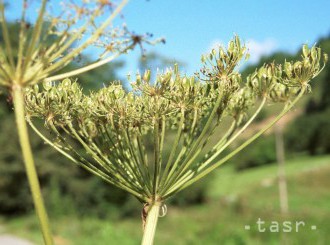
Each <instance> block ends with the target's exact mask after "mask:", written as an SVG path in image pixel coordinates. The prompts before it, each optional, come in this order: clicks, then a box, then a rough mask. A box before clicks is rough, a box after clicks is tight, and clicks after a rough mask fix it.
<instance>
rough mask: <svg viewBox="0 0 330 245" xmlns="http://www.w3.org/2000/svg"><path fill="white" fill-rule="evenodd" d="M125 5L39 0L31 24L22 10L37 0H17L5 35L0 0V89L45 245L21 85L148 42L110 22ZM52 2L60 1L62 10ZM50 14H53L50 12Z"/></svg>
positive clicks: (46, 228)
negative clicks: (12, 118) (6, 97)
mask: <svg viewBox="0 0 330 245" xmlns="http://www.w3.org/2000/svg"><path fill="white" fill-rule="evenodd" d="M126 3H127V0H123V1H121V2H119V4H115V3H113V1H109V0H94V1H89V0H82V1H80V3H79V4H75V3H74V1H63V2H60V1H48V0H42V1H40V9H39V10H38V15H37V17H36V21H35V23H34V24H31V23H30V21H31V20H27V16H26V15H27V12H28V11H31V8H33V9H34V8H35V7H36V4H38V3H36V2H35V1H30V0H22V15H21V17H20V20H19V25H20V31H19V33H10V32H9V25H10V23H8V22H7V21H6V17H5V13H6V8H7V5H6V3H4V1H3V0H1V1H0V25H1V26H0V28H1V31H2V38H3V40H2V42H1V44H0V88H1V87H2V88H5V90H7V91H8V92H9V93H10V94H11V96H12V98H13V104H14V109H15V115H16V122H17V130H18V134H19V139H20V144H21V148H22V153H23V157H24V163H25V168H26V173H27V176H28V180H29V185H30V189H31V192H32V196H33V201H34V205H35V208H36V211H37V215H38V218H39V222H40V226H41V229H42V233H43V237H44V241H45V244H53V241H52V236H51V231H50V227H49V222H48V218H47V213H46V210H45V207H44V202H43V199H42V195H41V191H40V185H39V181H38V177H37V172H36V169H35V164H34V160H33V155H32V151H31V147H30V143H29V137H28V132H27V127H26V121H25V105H24V89H25V88H26V87H28V86H31V85H35V84H38V83H39V82H41V81H48V82H50V81H56V80H62V79H65V78H67V77H71V76H76V75H78V74H81V73H83V72H87V71H89V70H91V69H95V68H97V67H99V66H101V65H104V64H106V63H108V62H110V61H112V60H114V59H115V58H117V57H118V56H120V55H122V54H123V53H126V52H128V51H129V50H131V49H133V48H134V47H135V46H136V45H141V42H144V41H146V42H149V41H148V40H146V38H147V36H140V35H135V34H132V33H130V32H128V30H127V29H126V27H115V26H114V25H113V24H112V23H113V20H114V19H115V17H116V16H118V14H119V13H120V11H121V10H122V8H123V7H124V6H125V4H126ZM31 4H32V5H31ZM54 4H55V5H54ZM58 4H63V5H64V6H62V9H63V10H62V11H61V10H60V9H61V6H59V5H58ZM9 7H10V3H9ZM29 7H30V8H29ZM54 9H56V11H53V10H54ZM54 12H55V13H59V14H58V15H54ZM52 13H53V14H52ZM15 35H16V36H15ZM13 38H15V40H18V43H19V44H18V47H14V45H13V43H14V42H13ZM93 47H94V49H93V51H95V50H98V51H99V50H101V52H99V57H98V58H96V59H95V60H94V61H93V62H91V63H88V64H84V65H81V62H80V65H81V67H79V68H77V69H75V70H72V71H69V72H64V73H61V70H62V69H63V68H65V67H67V66H68V65H69V64H71V63H74V64H79V62H77V61H79V58H80V57H81V56H82V55H84V52H85V51H86V50H88V49H90V48H93ZM95 47H98V49H96V48H95ZM94 53H95V52H94ZM94 57H95V56H94Z"/></svg>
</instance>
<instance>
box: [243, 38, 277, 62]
mask: <svg viewBox="0 0 330 245" xmlns="http://www.w3.org/2000/svg"><path fill="white" fill-rule="evenodd" d="M246 46H247V48H248V50H249V53H250V59H249V61H250V62H251V63H257V62H258V61H259V60H260V58H261V57H262V56H265V55H270V54H271V53H273V52H274V51H275V50H276V48H277V47H278V45H277V42H276V41H275V40H274V39H266V40H264V41H261V42H260V41H257V40H254V39H249V40H248V41H247V42H246Z"/></svg>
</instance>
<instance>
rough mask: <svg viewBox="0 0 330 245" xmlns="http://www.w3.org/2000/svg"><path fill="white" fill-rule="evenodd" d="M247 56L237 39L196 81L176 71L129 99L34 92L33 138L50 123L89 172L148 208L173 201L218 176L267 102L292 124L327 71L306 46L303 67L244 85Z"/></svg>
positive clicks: (61, 88)
mask: <svg viewBox="0 0 330 245" xmlns="http://www.w3.org/2000/svg"><path fill="white" fill-rule="evenodd" d="M245 52H246V49H245V47H244V46H242V45H241V43H240V40H239V38H238V37H235V39H234V40H233V41H231V42H230V43H229V45H228V47H227V49H225V48H222V47H220V48H219V50H217V51H216V50H212V52H211V54H210V55H208V56H206V58H205V57H204V58H203V59H202V61H203V63H204V66H203V68H202V69H201V73H200V74H198V75H197V76H191V77H189V76H183V75H181V74H180V72H179V69H178V67H177V66H175V67H174V69H169V70H167V71H166V72H164V73H163V74H158V75H157V76H156V78H155V80H154V81H151V79H150V77H151V75H150V71H146V72H145V73H144V74H142V75H141V74H137V75H136V79H135V81H134V82H132V90H131V91H129V92H127V91H125V90H124V89H123V87H122V86H121V85H120V83H113V84H112V85H109V86H107V87H104V88H102V89H100V90H99V91H97V92H92V93H90V94H89V95H85V94H84V93H83V92H82V89H81V88H80V87H79V85H78V83H77V82H75V81H70V80H69V79H66V80H64V81H63V82H61V83H58V84H49V83H46V84H44V86H43V89H42V90H41V89H40V87H39V86H38V85H35V87H34V88H28V89H27V90H26V97H25V100H26V105H27V118H28V121H29V122H30V123H31V125H32V126H33V128H34V129H36V128H35V126H34V125H33V123H32V118H34V117H38V118H42V119H43V120H45V124H46V126H47V128H48V129H50V130H51V131H52V132H53V134H52V135H55V137H56V138H57V141H53V140H48V139H47V138H45V137H44V139H45V140H46V141H47V142H48V143H49V144H52V145H53V146H54V147H55V148H56V149H58V150H59V151H61V152H62V153H63V154H65V155H67V156H68V157H69V158H70V159H74V161H75V162H76V163H79V164H80V165H82V166H84V167H85V168H87V169H88V170H89V171H91V172H93V173H95V174H97V175H99V176H101V177H102V178H104V179H105V180H107V181H108V182H110V183H112V184H115V185H117V186H119V187H120V188H123V189H125V190H127V191H129V192H130V193H132V194H133V195H135V196H136V197H138V198H139V199H140V200H141V201H143V202H147V203H151V202H153V201H155V200H158V201H159V200H161V201H164V200H165V199H166V198H168V197H170V196H171V195H173V194H174V193H176V192H177V191H179V190H181V189H183V188H185V187H187V186H188V185H190V184H191V183H193V182H195V181H196V180H198V179H199V178H201V177H202V176H204V175H205V174H207V173H209V172H210V171H211V170H213V169H214V168H215V167H217V166H218V165H219V162H216V161H215V159H217V158H218V156H219V155H220V154H221V153H222V152H223V151H224V149H226V148H227V147H228V146H229V145H230V144H231V143H232V142H233V141H234V140H236V139H237V137H238V136H239V135H240V134H241V133H243V131H244V130H245V129H246V128H247V127H248V126H249V125H250V124H251V122H252V121H253V119H254V118H255V117H256V116H257V115H258V113H259V112H260V111H261V110H262V108H263V107H264V105H265V104H266V103H269V102H270V103H274V102H284V103H283V108H284V109H283V111H282V112H281V113H280V115H279V117H277V119H276V120H278V119H279V118H280V117H281V116H282V115H284V114H285V113H286V112H287V111H288V110H289V109H290V108H291V107H292V106H293V105H294V104H295V103H296V101H297V100H298V99H299V98H300V97H301V96H302V95H303V94H304V93H305V92H306V91H307V90H308V86H309V85H308V82H309V81H310V80H311V79H312V78H313V77H315V76H316V75H317V74H318V73H319V72H320V71H321V69H322V65H321V64H320V62H321V51H320V49H319V48H316V47H313V48H311V49H308V48H307V46H304V48H303V55H302V61H296V62H285V63H284V65H276V64H274V63H272V64H267V65H264V66H262V67H261V68H260V69H258V70H256V71H255V72H253V73H252V74H251V75H249V76H248V77H247V78H246V79H244V81H243V79H242V77H241V75H240V74H239V72H238V71H237V70H236V67H237V66H238V64H239V62H240V60H241V59H242V58H243V57H244V56H245V55H246V53H245ZM325 60H326V57H325ZM283 67H284V68H283ZM222 122H226V123H225V126H223V123H222ZM228 122H230V125H231V126H229V127H228ZM272 123H274V122H272ZM268 126H269V125H268ZM219 128H220V130H219ZM263 130H265V129H263ZM37 132H38V133H39V134H40V132H39V131H37ZM219 132H222V133H220V134H219ZM211 138H212V139H216V142H217V143H216V144H215V145H212V146H210V145H209V144H208V142H209V140H210V139H211ZM54 142H56V143H54ZM150 143H152V144H151V146H150ZM165 144H166V146H171V147H170V150H169V151H168V152H169V154H165V153H164V151H165V150H164V149H165V147H164V145H165ZM81 147H82V148H84V150H85V151H84V152H83V151H82V150H81ZM148 147H149V148H150V149H152V152H153V154H150V153H149V152H148V151H147V148H148ZM224 158H225V159H226V156H224ZM201 159H202V160H201Z"/></svg>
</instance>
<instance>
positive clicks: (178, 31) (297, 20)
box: [11, 0, 330, 77]
mask: <svg viewBox="0 0 330 245" xmlns="http://www.w3.org/2000/svg"><path fill="white" fill-rule="evenodd" d="M34 1H35V0H34ZM20 4H21V1H16V0H15V1H13V2H11V5H12V8H11V11H13V10H15V12H16V13H17V12H19V5H20ZM329 10H330V0H313V1H311V0H300V1H298V0H286V1H285V0H268V1H262V0H245V1H244V0H235V1H230V0H213V1H211V0H208V1H207V0H206V1H201V0H199V1H198V0H149V1H147V0H131V1H130V2H129V3H128V5H127V6H126V7H125V9H124V16H125V21H126V23H127V26H128V27H129V29H130V30H134V31H135V32H136V33H145V32H151V33H153V34H154V36H155V37H165V38H166V44H165V45H162V44H159V45H157V46H155V47H150V46H146V48H147V50H148V51H153V50H154V51H156V52H158V53H160V54H162V55H165V56H168V57H173V58H175V59H177V60H180V61H183V62H184V63H185V64H186V65H187V66H186V69H185V71H187V73H189V74H192V73H193V72H195V71H197V70H198V69H199V66H200V56H201V54H203V53H206V52H208V51H209V50H210V49H211V48H212V47H214V46H216V45H218V44H219V43H223V44H227V42H228V41H229V40H230V39H231V38H232V37H233V36H234V34H238V35H239V36H240V37H241V38H242V39H243V41H244V42H246V43H247V46H248V47H249V49H250V53H251V59H250V62H256V61H257V60H258V59H259V58H260V56H262V55H265V54H270V53H272V52H274V51H277V50H283V51H289V52H295V51H297V50H298V49H299V48H300V47H301V45H302V44H304V43H308V44H310V45H313V44H314V43H315V42H316V41H317V39H318V38H319V37H321V36H326V35H329V34H330V18H329ZM34 11H35V10H34ZM139 55H140V51H139V50H137V51H134V52H132V53H130V54H128V55H127V56H126V57H125V58H124V59H125V61H126V63H127V66H126V67H125V68H124V69H122V70H121V71H120V75H121V77H123V76H124V75H126V74H127V73H129V72H131V73H132V74H134V73H135V72H136V70H137V65H136V64H137V59H138V56H139Z"/></svg>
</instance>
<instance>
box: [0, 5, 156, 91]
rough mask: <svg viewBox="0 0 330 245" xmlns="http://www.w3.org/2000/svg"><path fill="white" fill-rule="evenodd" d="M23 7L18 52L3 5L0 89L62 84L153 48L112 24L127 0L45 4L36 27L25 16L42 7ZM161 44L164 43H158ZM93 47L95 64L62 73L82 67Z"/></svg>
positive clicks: (0, 14)
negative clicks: (137, 49) (146, 47)
mask: <svg viewBox="0 0 330 245" xmlns="http://www.w3.org/2000/svg"><path fill="white" fill-rule="evenodd" d="M22 2H23V4H22V9H23V11H22V16H21V17H20V20H19V26H20V28H19V32H18V33H17V36H16V37H15V40H18V47H16V46H15V45H13V43H15V42H13V40H12V39H13V36H15V34H14V33H9V29H8V28H9V26H10V23H7V21H6V17H5V13H6V11H5V6H6V4H5V3H4V2H3V1H2V0H1V1H0V24H1V31H2V38H3V40H1V43H2V44H1V45H0V86H4V87H7V88H12V87H13V86H14V85H15V86H19V87H26V86H29V85H34V84H37V83H39V82H41V81H57V80H62V79H64V78H67V77H71V76H76V75H78V74H80V73H83V72H86V71H89V70H92V69H95V68H97V67H99V66H101V65H104V64H106V63H108V62H110V61H112V60H114V59H115V58H117V57H118V56H120V55H121V54H123V53H126V52H128V51H129V50H131V49H133V48H134V47H135V46H136V45H141V43H142V42H147V43H154V42H150V41H148V40H147V38H148V36H147V35H146V36H144V35H135V34H132V33H130V32H129V31H128V30H127V28H126V27H125V26H123V27H115V26H114V25H113V24H112V23H113V21H114V19H115V18H116V16H118V14H119V13H120V12H121V10H122V8H123V7H124V6H125V5H126V3H127V0H123V1H122V2H120V3H119V4H116V3H114V2H113V1H109V0H97V1H88V0H83V1H80V3H79V4H78V3H75V2H74V1H64V2H61V1H48V0H42V1H41V3H40V6H39V7H40V9H39V12H38V16H37V18H36V22H35V24H34V25H31V24H30V23H29V21H28V20H27V16H26V13H27V11H28V10H29V7H30V8H34V7H37V6H35V5H37V4H36V3H35V2H34V1H31V0H23V1H22ZM9 6H10V5H9ZM54 9H56V11H54ZM61 9H62V10H61ZM58 12H59V13H58ZM55 13H56V14H55ZM158 41H161V40H156V41H155V42H158ZM91 48H92V50H93V53H94V54H97V55H94V57H93V58H94V59H95V60H94V61H92V62H91V63H88V64H83V65H81V67H80V68H77V69H75V70H72V71H69V72H64V73H59V72H61V70H62V69H63V68H65V67H67V66H68V65H69V64H70V63H73V62H75V64H77V63H79V62H77V61H79V59H80V58H81V56H82V55H84V52H85V51H86V50H91ZM80 63H81V62H80Z"/></svg>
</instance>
